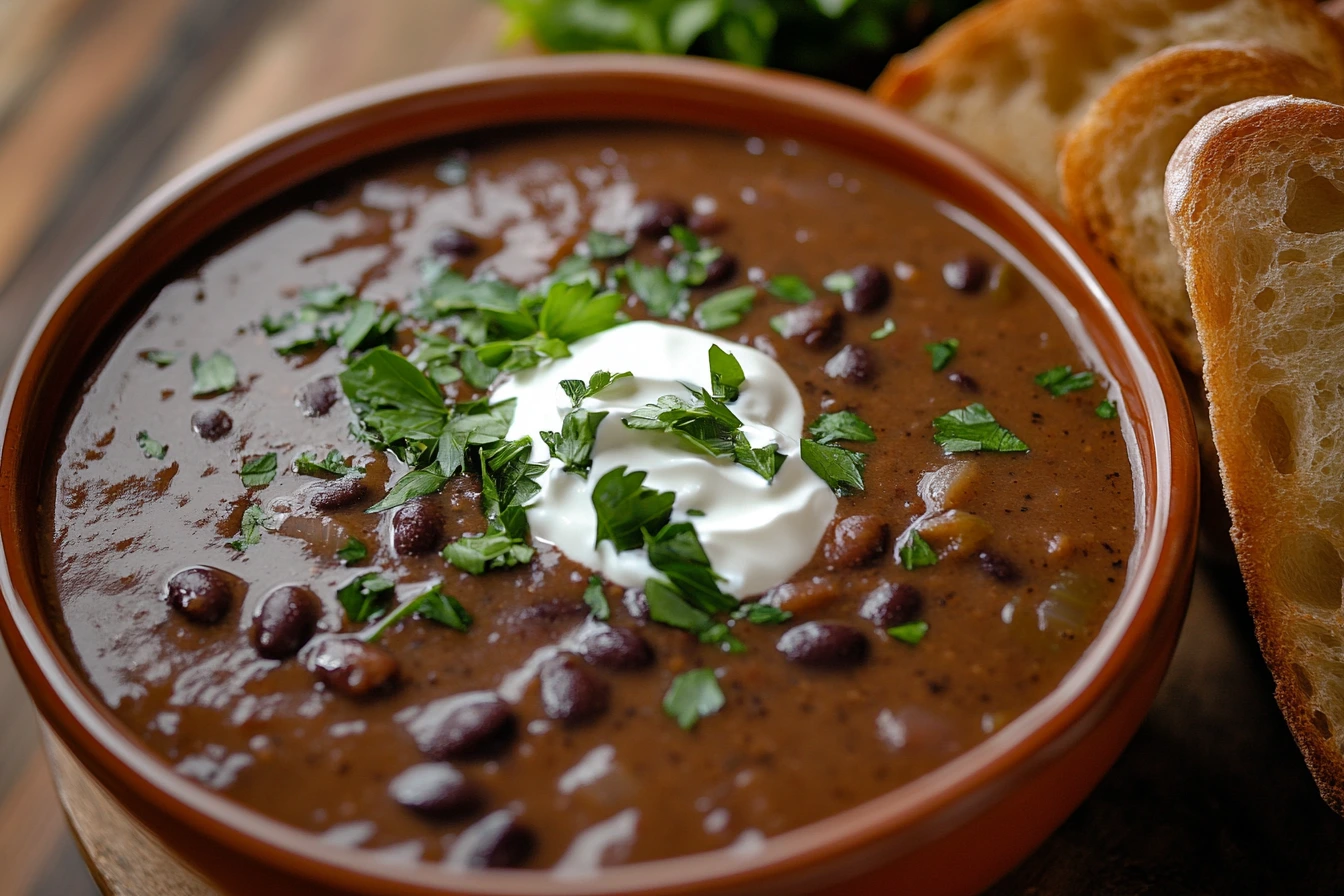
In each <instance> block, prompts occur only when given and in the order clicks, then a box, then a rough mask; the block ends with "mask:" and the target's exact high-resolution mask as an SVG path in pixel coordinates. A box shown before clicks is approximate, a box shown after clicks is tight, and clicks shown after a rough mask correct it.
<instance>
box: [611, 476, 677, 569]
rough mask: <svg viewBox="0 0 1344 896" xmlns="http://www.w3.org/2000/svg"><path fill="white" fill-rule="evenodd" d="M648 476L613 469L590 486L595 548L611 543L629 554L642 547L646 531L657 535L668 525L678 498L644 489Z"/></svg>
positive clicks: (667, 493) (668, 493) (666, 493)
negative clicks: (595, 524) (595, 531)
mask: <svg viewBox="0 0 1344 896" xmlns="http://www.w3.org/2000/svg"><path fill="white" fill-rule="evenodd" d="M647 475H648V474H647V473H644V472H643V471H640V470H636V471H634V472H627V471H626V468H625V467H616V468H615V469H613V470H608V471H607V472H606V473H604V474H603V475H602V478H601V479H599V480H597V485H595V486H593V510H594V511H596V513H597V544H601V543H602V542H603V541H610V542H611V543H612V544H613V545H615V547H616V550H618V551H632V550H635V549H636V548H638V547H641V546H642V545H643V544H644V531H645V530H648V531H650V532H657V531H659V530H661V529H662V528H663V526H665V525H666V524H667V521H668V519H669V518H670V517H671V516H672V502H673V501H675V500H676V497H677V496H676V495H674V494H673V493H672V492H660V491H655V490H654V489H651V488H645V487H644V478H645V477H646V476H647Z"/></svg>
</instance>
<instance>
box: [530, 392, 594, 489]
mask: <svg viewBox="0 0 1344 896" xmlns="http://www.w3.org/2000/svg"><path fill="white" fill-rule="evenodd" d="M571 382H577V381H571ZM607 413H608V412H607V411H585V410H583V409H582V408H576V409H574V410H572V411H570V412H569V413H568V414H566V415H565V419H564V420H562V421H561V423H560V431H559V432H553V431H549V430H547V431H544V432H542V433H541V440H542V441H543V442H545V443H546V447H548V448H550V449H551V457H553V458H555V459H556V460H558V461H561V462H562V463H564V465H565V466H564V471H565V472H566V473H577V474H578V475H579V477H580V478H581V479H587V478H588V471H590V470H591V469H592V468H593V443H594V442H596V441H597V428H598V426H600V425H601V424H602V421H603V420H605V419H606V418H607Z"/></svg>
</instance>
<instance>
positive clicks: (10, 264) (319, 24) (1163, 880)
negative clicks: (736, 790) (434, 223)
mask: <svg viewBox="0 0 1344 896" xmlns="http://www.w3.org/2000/svg"><path fill="white" fill-rule="evenodd" d="M499 25H500V15H499V13H498V11H497V10H496V9H494V8H493V7H492V6H490V5H489V4H488V3H486V2H483V0H385V2H369V0H307V2H305V0H280V2H275V0H271V2H268V0H0V184H3V185H4V192H3V201H2V202H0V361H3V363H4V364H5V365H7V364H8V363H9V360H10V358H11V357H12V356H13V353H14V351H15V349H16V347H17V345H18V343H19V340H20V339H21V338H22V334H23V332H24V331H25V329H26V328H27V324H28V321H29V320H30V319H31V317H32V315H33V314H34V312H35V311H36V309H37V307H38V305H39V304H40V302H41V301H42V300H43V299H44V298H45V297H46V295H47V293H48V292H49V291H50V290H51V288H52V287H53V286H54V284H55V283H56V281H57V280H58V278H59V277H60V275H61V274H62V273H63V272H64V271H65V270H66V268H67V267H69V265H70V264H71V263H72V262H73V261H74V260H75V259H76V258H77V257H78V256H79V254H80V253H82V252H83V251H84V250H85V249H86V248H87V247H88V246H89V245H90V244H91V243H92V242H93V241H94V240H95V239H96V238H97V237H98V236H99V235H100V234H101V233H102V231H104V230H105V229H106V228H107V227H108V226H109V225H110V224H111V223H113V221H115V220H116V218H118V217H119V216H120V215H121V214H122V213H123V212H125V211H126V209H127V208H129V207H130V206H131V205H132V204H133V203H134V202H135V201H136V200H138V199H139V198H140V197H142V196H144V195H145V194H146V193H147V192H149V191H150V190H151V189H153V188H154V187H155V186H157V185H158V184H160V183H162V182H163V181H164V180H165V179H166V178H167V177H169V176H171V175H172V174H174V173H176V172H177V171H179V170H181V169H182V168H183V167H185V166H186V165H188V164H190V163H191V162H192V161H194V160H196V159H198V158H200V157H201V156H203V155H204V154H206V153H208V152H210V151H211V150H213V149H216V148H218V147H219V146H221V145H223V144H224V143H226V142H227V141H229V140H231V139H233V138H235V137H238V136H240V135H242V134H244V133H246V132H247V131H249V130H251V129H252V128H254V127H256V126H258V125H260V124H262V123H264V122H266V121H268V120H270V119H273V118H275V117H276V116H278V115H282V114H284V113H286V112H290V111H293V110H295V109H298V108H300V107H302V106H305V105H307V104H309V103H311V102H314V101H316V100H319V99H322V98H324V97H327V96H331V95H333V94H337V93H341V92H344V91H347V90H350V89H353V88H356V87H360V86H364V85H367V84H372V83H375V82H378V81H382V80H385V79H388V78H393V77H398V76H402V75H407V74H411V73H414V72H418V71H423V70H426V69H431V68H436V67H439V66H443V65H449V64H455V63H463V62H469V61H476V60H480V59H486V58H491V57H496V56H499V55H502V54H504V53H507V52H525V48H519V49H517V50H506V49H503V48H501V47H500V45H499V43H498V38H497V35H498V29H499ZM0 708H3V710H4V711H5V718H6V724H5V725H3V726H0V894H3V896H11V894H12V896H37V894H41V896H93V894H95V893H96V892H97V891H96V888H95V887H94V885H93V883H92V881H91V880H90V879H89V877H88V875H87V873H86V872H85V871H84V868H83V865H82V863H81V860H80V858H79V854H78V852H77V850H76V848H75V846H74V844H73V842H72V841H71V840H70V837H69V834H68V833H67V831H66V828H65V825H64V820H63V818H62V816H61V813H60V808H59V806H58V805H57V803H56V799H55V795H54V793H53V791H52V789H51V785H50V783H49V781H48V779H47V772H46V767H45V764H44V762H43V760H42V757H41V755H40V753H39V752H38V751H37V749H36V734H35V727H34V723H33V716H32V710H31V708H30V707H29V706H28V704H27V700H26V698H25V697H24V696H23V692H22V688H21V687H20V686H19V684H18V682H17V680H16V679H15V677H14V674H13V670H12V669H10V668H9V667H8V664H7V661H6V660H4V658H3V657H0ZM1341 891H1344V820H1341V819H1340V818H1338V817H1336V816H1335V815H1334V814H1333V813H1331V812H1330V811H1329V810H1328V809H1327V808H1326V807H1325V805H1324V804H1323V803H1322V802H1321V800H1320V798H1319V797H1318V796H1317V795H1316V792H1315V788H1314V787H1313V785H1312V783H1311V780H1310V778H1309V777H1308V775H1307V772H1306V770H1305V768H1304V767H1303V764H1302V761H1301V757H1300V756H1299V755H1298V753H1297V751H1296V749H1295V748H1294V747H1293V744H1292V740H1291V739H1290V737H1289V735H1288V732H1287V729H1286V728H1285V726H1284V724H1283V720H1282V718H1281V717H1280V716H1279V714H1278V711H1277V709H1276V708H1275V706H1274V703H1273V699H1272V696H1271V683H1270V681H1269V676H1268V674H1267V673H1266V671H1265V669H1264V666H1263V664H1262V663H1261V661H1260V656H1259V653H1258V651H1257V649H1256V646H1255V642H1254V638H1253V636H1252V633H1251V630H1250V621H1249V618H1248V617H1247V614H1246V610H1245V596H1244V593H1243V591H1242V587H1241V582H1240V579H1239V577H1238V576H1237V575H1236V573H1235V570H1228V569H1226V568H1218V567H1217V566H1216V565H1214V564H1211V563H1209V562H1207V561H1205V562H1203V563H1201V567H1200V570H1199V575H1198V580H1197V582H1196V585H1195V594H1194V601H1193V604H1192V606H1191V609H1190V615H1189V618H1188V620H1187V623H1186V627H1185V631H1184V634H1183V636H1182V639H1181V643H1180V647H1179V649H1178V651H1177V654H1176V659H1175V662H1174V664H1173V666H1172V669H1171V672H1170V674H1169V675H1168V676H1167V680H1166V683H1165V684H1164V685H1163V689H1162V692H1161V694H1160V696H1159V697H1158V700H1157V704H1156V705H1155V706H1154V708H1153V710H1152V712H1151V713H1150V715H1149V717H1148V719H1147V721H1146V722H1145V724H1144V726H1143V728H1142V729H1141V730H1140V732H1139V735H1138V737H1136V738H1135V740H1134V743H1133V744H1132V745H1131V746H1130V747H1129V749H1128V750H1127V752H1126V753H1125V754H1124V756H1123V757H1122V758H1121V760H1120V762H1119V763H1118V764H1117V765H1116V767H1115V769H1114V770H1113V771H1112V772H1111V773H1110V774H1109V775H1108V776H1107V778H1106V779H1105V780H1104V781H1103V782H1102V784H1101V786H1100V787H1099V788H1098V790H1097V792H1096V793H1095V794H1094V795H1093V796H1092V797H1091V798H1090V799H1089V800H1088V801H1087V802H1086V803H1085V804H1084V805H1083V806H1082V807H1081V808H1080V809H1079V810H1078V811H1077V812H1076V813H1074V815H1073V817H1072V818H1070V819H1069V821H1068V823H1067V824H1066V825H1065V826H1064V827H1063V829H1061V830H1060V831H1059V832H1058V833H1057V834H1056V835H1055V836H1054V837H1053V838H1052V839H1051V840H1050V841H1049V842H1048V843H1047V844H1046V845H1045V846H1044V847H1043V848H1042V849H1041V850H1040V851H1039V852H1038V853H1037V854H1036V855H1035V856H1033V857H1032V858H1031V859H1029V860H1028V861H1027V862H1026V863H1025V864H1024V865H1023V866H1022V867H1021V868H1019V869H1018V870H1017V871H1015V872H1014V873H1013V874H1012V875H1010V876H1009V878H1008V879H1007V880H1005V881H1004V882H1002V883H1001V884H1000V885H998V886H997V887H995V888H994V890H993V891H992V892H993V893H994V894H996V896H1019V894H1035V896H1057V894H1058V896H1063V894H1074V893H1079V894H1099V896H1105V894H1206V893H1207V894H1230V893H1255V894H1270V893H1283V894H1292V896H1310V894H1322V896H1324V894H1334V893H1340V892H1341Z"/></svg>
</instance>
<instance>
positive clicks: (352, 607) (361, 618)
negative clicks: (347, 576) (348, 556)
mask: <svg viewBox="0 0 1344 896" xmlns="http://www.w3.org/2000/svg"><path fill="white" fill-rule="evenodd" d="M395 588H396V583H395V582H393V581H392V580H391V579H389V578H387V577H386V576H384V575H383V574H382V573H380V572H366V573H361V574H360V575H357V576H355V577H354V578H353V579H351V580H350V581H349V582H346V583H345V584H344V585H342V586H341V587H340V588H339V589H337V591H336V599H337V600H338V601H340V602H341V607H342V608H344V610H345V618H347V619H349V620H350V621H351V622H355V623H359V622H368V621H369V620H371V619H376V618H377V617H379V616H381V615H382V614H383V612H384V611H385V609H386V606H387V602H388V601H389V600H391V599H392V596H393V593H394V591H395Z"/></svg>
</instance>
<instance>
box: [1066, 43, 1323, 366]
mask: <svg viewBox="0 0 1344 896" xmlns="http://www.w3.org/2000/svg"><path fill="white" fill-rule="evenodd" d="M1278 94H1292V95H1294V96H1306V97H1313V98H1316V99H1325V100H1331V101H1332V102H1338V101H1341V100H1344V82H1341V81H1340V80H1339V79H1336V78H1333V77H1331V76H1330V75H1328V74H1326V73H1325V72H1323V71H1322V70H1321V69H1319V68H1317V67H1316V66H1314V65H1312V64H1310V63H1308V62H1306V61H1305V60H1303V59H1302V58H1301V57H1299V56H1295V55H1293V54H1290V53H1285V52H1283V51H1281V50H1275V49H1273V48H1270V47H1265V46H1259V45H1249V44H1228V43H1198V44H1186V45H1183V46H1179V47H1172V48H1170V49H1167V50H1163V51H1162V52H1160V53H1157V54H1155V55H1153V56H1151V57H1149V58H1148V59H1146V60H1144V61H1143V62H1141V63H1139V64H1138V65H1137V66H1135V67H1134V68H1132V69H1130V70H1129V72H1127V73H1126V74H1125V75H1123V76H1122V77H1121V78H1119V79H1118V80H1117V81H1116V82H1115V83H1114V84H1112V85H1111V88H1110V89H1109V90H1107V91H1106V92H1105V93H1104V94H1102V95H1101V97H1099V98H1098V99H1097V101H1096V102H1094V103H1093V104H1092V106H1091V107H1090V108H1089V109H1088V111H1087V114H1086V115H1084V116H1083V118H1082V120H1081V121H1080V122H1079V123H1078V126H1077V127H1076V128H1075V129H1074V130H1073V132H1072V133H1071V134H1070V135H1069V137H1068V140H1067V141H1066V142H1065V144H1064V149H1063V151H1062V152H1061V153H1060V156H1059V181H1060V192H1061V198H1062V200H1063V203H1064V208H1065V210H1066V211H1067V212H1068V213H1069V216H1070V217H1071V218H1072V219H1073V220H1074V222H1075V223H1076V224H1078V225H1079V226H1080V227H1081V228H1082V230H1083V232H1085V233H1086V234H1087V236H1088V239H1089V240H1091V242H1092V244H1093V245H1094V246H1096V247H1097V248H1098V249H1100V250H1101V252H1102V253H1103V254H1105V255H1106V256H1107V257H1108V258H1109V259H1110V260H1111V261H1112V262H1113V263H1114V264H1115V266H1116V267H1117V268H1119V270H1120V273H1121V274H1122V275H1123V276H1124V278H1125V279H1126V280H1127V281H1128V282H1129V285H1130V287H1131V288H1132V289H1133V290H1134V293H1135V294H1136V295H1137V296H1138V297H1139V300H1140V301H1142V302H1143V305H1144V308H1145V309H1146V310H1147V311H1148V316H1149V317H1151V318H1152V320H1153V322H1154V323H1155V324H1157V327H1158V329H1159V330H1161V331H1162V335H1163V336H1164V337H1166V340H1167V345H1168V346H1169V347H1170V348H1171V351H1172V354H1174V355H1175V356H1176V360H1177V362H1178V363H1180V365H1181V366H1182V367H1184V368H1185V369H1186V370H1188V371H1190V372H1192V373H1196V374H1197V373H1199V371H1200V370H1201V369H1203V366H1204V360H1203V356H1202V354H1201V353H1200V348H1199V340H1198V339H1197V338H1196V337H1195V324H1194V320H1193V318H1191V316H1190V300H1189V298H1188V297H1187V296H1186V293H1185V271H1184V270H1183V269H1182V268H1181V262H1180V259H1179V258H1177V257H1176V250H1175V249H1174V248H1172V245H1171V237H1170V232H1169V230H1168V228H1167V213H1166V207H1165V206H1164V205H1163V201H1162V186H1163V181H1164V178H1165V176H1166V172H1167V162H1168V161H1169V160H1170V158H1171V154H1172V152H1173V151H1174V150H1175V149H1176V145H1177V144H1178V143H1180V142H1181V138H1182V137H1184V136H1185V135H1186V133H1187V132H1188V131H1189V130H1190V128H1192V127H1193V126H1194V125H1195V122H1197V121H1199V120H1200V119H1201V118H1203V117H1204V116H1205V115H1206V114H1208V113H1209V112H1212V111H1213V110H1214V109H1217V108H1218V107H1219V106H1226V105H1227V104H1229V103H1234V102H1236V101H1238V100H1244V99H1250V98H1251V97H1257V96H1272V95H1278Z"/></svg>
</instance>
